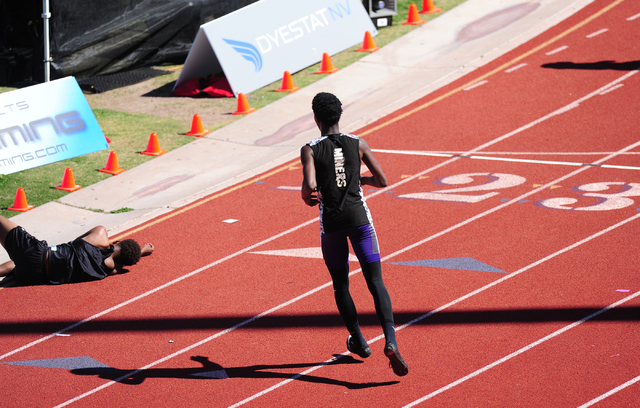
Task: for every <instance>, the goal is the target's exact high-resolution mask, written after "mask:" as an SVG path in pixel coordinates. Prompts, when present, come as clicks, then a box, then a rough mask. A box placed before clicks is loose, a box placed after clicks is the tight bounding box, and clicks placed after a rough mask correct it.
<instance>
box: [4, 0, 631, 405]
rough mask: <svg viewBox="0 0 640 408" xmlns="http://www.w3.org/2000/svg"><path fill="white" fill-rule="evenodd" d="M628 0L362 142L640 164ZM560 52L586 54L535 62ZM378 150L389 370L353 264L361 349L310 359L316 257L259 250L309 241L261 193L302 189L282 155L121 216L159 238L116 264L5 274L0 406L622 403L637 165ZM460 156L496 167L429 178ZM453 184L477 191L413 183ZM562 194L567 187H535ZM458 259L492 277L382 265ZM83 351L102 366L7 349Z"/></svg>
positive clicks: (276, 195) (324, 281)
mask: <svg viewBox="0 0 640 408" xmlns="http://www.w3.org/2000/svg"><path fill="white" fill-rule="evenodd" d="M608 6H611V7H610V8H607V7H608ZM602 10H605V12H604V13H603V12H601V11H602ZM639 13H640V4H639V3H638V2H637V1H633V0H626V1H615V2H613V1H611V0H597V1H595V2H594V3H593V4H592V5H590V6H588V7H587V8H585V9H584V10H582V11H581V12H579V13H577V14H576V15H574V16H573V17H571V18H570V19H568V20H567V21H565V22H563V23H562V24H560V25H559V26H557V27H554V28H552V29H550V30H549V31H548V32H546V33H545V34H543V35H541V36H539V37H538V38H536V39H534V40H532V41H530V42H529V43H527V44H525V45H523V46H521V47H519V48H518V49H516V50H514V51H513V52H511V53H509V54H507V55H505V56H504V57H502V58H500V59H499V60H497V61H495V62H494V63H492V64H490V65H488V66H486V67H484V68H482V69H480V70H478V71H476V72H474V73H473V74H471V75H469V76H468V77H465V78H463V79H462V80H460V81H457V82H456V83H454V84H451V85H450V86H448V87H447V88H445V89H441V90H439V91H438V92H437V93H435V94H433V95H429V96H428V97H426V98H424V99H423V100H421V101H418V102H416V103H415V104H414V105H413V106H410V107H408V108H406V109H403V110H402V111H399V112H397V113H396V114H394V115H392V116H391V117H388V118H384V119H382V120H380V121H379V122H378V123H375V124H372V125H370V126H369V127H368V128H365V129H362V130H361V131H360V132H359V133H360V134H361V135H363V136H364V137H366V139H367V140H368V142H369V144H370V145H371V146H372V147H373V148H374V149H387V150H395V151H397V150H409V151H444V152H459V153H465V155H475V156H479V155H480V154H481V153H484V155H485V156H491V157H503V158H509V159H518V160H522V159H531V160H542V161H564V162H577V163H592V164H614V165H623V166H632V167H633V166H635V167H640V160H639V156H638V154H640V147H639V146H640V144H639V142H640V137H639V133H638V130H639V129H640V119H639V116H638V112H639V111H640V97H639V96H638V95H639V92H638V90H639V89H640V75H636V74H637V73H638V71H637V70H633V69H635V68H638V67H640V62H639V61H638V55H640V42H638V41H637V39H638V38H640V18H637V19H634V20H628V18H629V17H632V16H636V15H638V14H639ZM605 28H606V29H608V31H606V32H602V33H600V34H599V35H596V36H592V37H590V38H588V37H587V36H588V35H589V34H592V33H595V32H598V31H600V30H602V29H605ZM562 46H568V48H566V49H564V50H562V51H559V52H557V53H554V54H550V55H547V53H549V52H550V51H553V50H556V49H558V48H560V47H562ZM605 60H607V61H613V63H610V64H595V63H597V62H599V61H605ZM633 61H635V64H636V66H635V67H633V68H632V69H630V68H629V67H628V66H629V65H633ZM559 62H572V63H575V64H580V65H573V66H571V67H570V69H567V68H566V67H567V64H564V65H555V68H553V67H549V68H545V67H542V65H543V64H553V63H559ZM627 62H631V63H632V64H622V63H627ZM523 63H526V64H527V65H526V66H522V67H520V68H519V69H515V70H510V72H507V70H509V69H510V68H514V67H516V66H518V65H520V64H523ZM597 68H604V69H597ZM622 77H624V78H622ZM621 78H622V79H621ZM485 80H486V81H488V82H486V83H483V84H482V85H479V86H477V87H474V88H472V89H469V90H463V89H466V88H469V87H470V86H471V85H472V83H480V81H485ZM616 81H617V82H616ZM618 84H620V85H622V86H617V85H618ZM607 85H610V87H609V88H603V87H606V86H607ZM598 90H601V91H598ZM606 91H608V92H606ZM576 102H577V103H576ZM562 108H567V109H564V110H561V109H562ZM568 108H571V109H568ZM554 112H555V114H552V113H554ZM507 152H510V153H514V152H521V153H528V154H526V155H514V154H506V153H507ZM549 152H553V153H557V154H555V155H549V154H546V153H549ZM576 152H591V153H592V154H589V155H575V154H574V155H567V154H566V153H576ZM629 153H633V154H629ZM376 155H377V157H378V159H379V161H380V162H381V164H382V166H383V168H384V170H385V172H386V173H387V176H388V177H389V179H390V180H391V183H390V186H389V187H388V188H387V189H384V190H379V191H377V192H370V194H369V199H368V203H369V206H370V208H371V211H372V213H373V216H374V223H375V225H376V229H377V231H378V235H379V237H380V241H381V249H382V251H383V256H384V258H383V271H384V276H385V282H386V285H387V288H388V289H389V292H390V294H391V298H392V301H393V304H394V312H395V315H396V325H397V328H398V332H397V337H398V342H399V346H400V351H401V352H402V355H403V356H404V358H405V359H406V360H407V362H408V363H409V366H410V372H409V375H408V376H406V377H403V378H399V377H395V376H394V375H393V373H392V371H391V370H390V369H389V368H388V367H387V364H388V361H387V360H386V358H385V357H384V356H383V355H382V347H383V342H382V341H379V340H380V335H381V330H380V328H379V326H378V324H377V319H376V317H375V312H374V309H373V302H372V300H371V297H370V295H369V294H368V292H367V290H366V285H365V284H364V280H363V279H362V276H361V275H360V274H356V275H354V276H353V277H352V292H353V296H354V300H355V302H356V305H357V306H358V311H359V313H360V314H361V325H362V326H363V333H364V335H365V337H366V338H367V339H369V340H370V341H371V347H372V350H373V352H374V354H373V356H372V357H370V358H368V359H366V360H365V361H363V360H362V359H360V358H353V357H352V356H350V355H347V356H343V357H341V358H339V359H337V360H335V361H332V362H330V363H329V364H325V363H326V362H328V361H330V360H331V359H332V357H333V356H334V355H338V354H341V353H342V354H343V355H345V354H347V353H346V348H345V345H344V343H345V339H346V336H347V332H346V330H345V329H344V328H343V326H342V322H341V319H340V317H339V315H338V314H337V310H336V308H335V305H334V302H333V294H332V290H331V287H330V284H329V275H328V272H327V271H326V270H325V268H324V265H323V263H322V261H321V260H320V259H310V258H300V257H285V256H276V255H264V254H256V253H253V252H258V251H270V250H288V249H297V248H314V247H318V246H319V238H318V229H319V227H318V224H317V221H316V218H317V208H308V207H306V206H305V205H304V204H303V203H302V201H301V200H300V196H299V193H298V192H297V191H287V190H282V189H278V188H277V187H279V186H299V184H300V181H301V171H300V168H299V165H298V163H297V162H292V163H290V164H289V165H287V166H284V167H281V168H278V169H275V170H274V171H272V172H270V173H268V174H264V175H262V176H260V177H258V178H256V179H254V180H251V181H250V182H247V183H244V184H242V185H239V186H236V187H234V188H231V189H229V190H227V191H224V192H222V193H219V194H216V195H214V196H211V197H208V198H206V199H203V200H201V201H200V202H198V203H196V204H194V205H192V206H190V207H187V208H184V209H181V210H179V211H176V212H174V213H171V214H170V215H169V216H165V217H162V218H159V219H157V220H154V221H152V222H149V223H148V224H146V225H143V226H141V227H139V228H137V229H135V230H133V231H130V232H129V233H128V234H127V235H128V236H131V237H133V238H135V239H137V240H139V241H141V242H153V243H154V244H155V246H156V248H157V249H156V253H155V254H154V255H153V256H152V257H150V258H146V259H144V260H143V261H142V262H141V263H140V264H139V265H137V266H136V267H135V268H134V269H133V272H132V273H130V274H125V275H121V276H116V277H111V278H109V279H106V280H104V281H101V282H94V283H87V284H76V285H65V286H60V287H11V288H5V289H3V290H2V291H1V292H0V295H1V296H0V303H1V304H2V310H3V314H2V317H0V322H1V323H0V324H1V325H2V326H1V327H2V334H1V335H0V336H1V337H0V339H1V342H0V363H4V364H0V376H1V377H2V381H0V393H1V395H2V398H0V401H1V402H0V406H3V407H4V406H6V407H9V406H11V407H13V406H23V407H27V406H39V407H40V406H58V405H66V404H69V405H72V406H221V407H222V406H231V405H234V404H239V405H242V404H246V406H302V405H304V406H354V407H358V406H362V407H369V406H383V405H384V406H405V405H410V404H413V403H416V404H419V405H420V406H446V407H451V406H500V407H507V406H508V407H513V406H527V407H530V406H537V407H549V406H580V405H582V404H585V403H588V402H589V401H592V400H594V399H600V398H603V399H602V400H601V401H600V402H598V403H597V406H612V407H613V406H615V407H621V406H629V407H631V406H637V404H638V397H639V396H640V384H639V383H638V380H639V379H640V353H638V347H639V346H638V344H640V330H638V329H639V323H638V319H639V316H640V296H638V295H639V294H640V279H639V278H638V266H637V265H638V263H639V262H640V255H638V250H637V248H638V247H639V246H640V235H639V234H638V223H640V220H638V218H640V212H639V210H640V201H639V200H640V169H624V168H622V169H621V168H604V167H598V166H577V167H575V166H574V167H572V166H567V165H559V164H549V163H546V164H545V163H529V162H522V161H517V162H507V161H487V160H478V159H469V158H461V157H453V158H447V157H430V156H420V155H408V154H395V153H381V152H379V153H376ZM476 173H479V174H493V175H496V174H498V177H499V178H498V179H497V181H496V180H495V178H494V179H489V178H487V177H486V176H482V175H475V176H470V179H472V181H470V182H468V183H467V184H460V183H462V182H464V181H465V180H464V179H462V178H458V179H454V178H448V179H445V180H443V181H442V182H443V183H448V184H451V185H442V184H434V181H436V180H439V179H441V178H443V177H449V176H454V175H461V174H476ZM509 175H510V176H509ZM514 176H518V177H514ZM502 180H507V181H512V182H513V183H512V184H515V185H513V186H502V185H501V184H499V183H500V182H501V181H502ZM467 181H469V180H467ZM606 182H611V183H618V184H617V185H613V184H611V185H608V186H607V185H604V184H602V183H606ZM455 183H458V184H456V185H453V184H455ZM593 183H600V184H593ZM629 183H636V184H629ZM620 184H625V185H620ZM584 185H588V186H586V187H581V190H582V191H577V189H576V186H584ZM458 187H473V188H475V190H474V191H472V192H458V193H455V194H458V195H459V196H461V197H459V198H458V199H457V200H458V201H463V202H447V201H444V200H447V199H448V200H453V198H452V197H451V195H452V194H451V193H449V194H448V195H446V194H441V195H440V196H437V197H434V196H431V198H432V199H417V198H415V197H416V196H415V194H416V193H427V192H434V191H442V190H448V189H452V188H458ZM501 187H502V188H501ZM480 189H482V190H480ZM365 192H368V191H367V190H366V191H365ZM489 193H497V194H493V195H491V194H489ZM585 193H586V194H591V195H592V196H591V197H590V196H588V195H587V196H580V195H581V194H585ZM408 194H414V196H412V197H414V198H413V199H411V198H402V197H401V196H403V195H408ZM480 194H489V195H490V196H488V197H487V198H484V199H478V198H477V197H476V198H469V196H478V195H480ZM607 194H610V195H608V196H607ZM598 196H599V197H600V198H598ZM425 197H426V196H423V198H425ZM433 198H440V200H439V201H435V200H433ZM559 198H570V199H573V200H564V201H558V200H554V201H542V200H549V199H559ZM464 201H472V202H464ZM558 205H564V206H565V207H569V208H572V210H567V209H557V208H556V209H553V208H550V207H554V206H555V207H558ZM227 219H237V220H239V221H238V222H235V223H224V222H223V220H227ZM463 257H469V258H473V259H475V260H478V261H481V262H483V263H485V264H488V265H490V266H492V267H494V268H496V269H498V270H501V271H504V272H505V273H499V272H483V271H478V270H463V269H448V268H441V267H428V266H416V265H413V266H412V265H406V264H397V263H396V262H412V261H421V260H422V261H425V260H434V259H446V258H463ZM355 268H357V263H355V264H354V266H353V267H352V269H355ZM618 290H625V291H626V292H622V291H618ZM611 305H613V306H614V307H613V308H612V309H610V310H605V308H607V307H609V306H611ZM594 313H596V314H597V315H596V316H593V315H594ZM55 333H57V335H56V334H55ZM82 356H88V357H91V358H93V359H95V360H97V361H99V362H101V363H103V364H104V365H107V366H109V367H112V368H113V369H110V370H109V369H102V370H100V369H75V370H74V369H68V368H67V369H61V368H48V367H34V366H24V365H15V364H11V365H8V364H6V363H11V362H20V361H27V360H45V359H59V358H69V357H82ZM223 370H224V371H223ZM199 373H200V375H198V374H199ZM203 373H205V374H203ZM216 373H217V374H216ZM222 373H224V374H226V375H227V376H228V377H229V378H228V379H215V378H212V377H215V376H216V375H221V374H222ZM114 380H115V381H117V382H114ZM621 386H622V387H621ZM616 387H620V388H616ZM612 390H613V392H611V395H607V394H606V393H608V392H609V391H612ZM604 397H606V398H604Z"/></svg>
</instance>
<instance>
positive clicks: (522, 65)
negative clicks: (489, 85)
mask: <svg viewBox="0 0 640 408" xmlns="http://www.w3.org/2000/svg"><path fill="white" fill-rule="evenodd" d="M527 65H529V64H527V63H526V62H523V63H522V64H519V65H516V66H515V67H511V68H509V69H507V70H506V71H504V72H507V73H510V72H513V71H515V70H518V69H520V68H523V67H526V66H527Z"/></svg>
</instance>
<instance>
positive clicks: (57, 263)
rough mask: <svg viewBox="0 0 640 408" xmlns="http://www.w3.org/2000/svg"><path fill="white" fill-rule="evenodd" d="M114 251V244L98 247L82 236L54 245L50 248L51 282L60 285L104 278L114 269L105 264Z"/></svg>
mask: <svg viewBox="0 0 640 408" xmlns="http://www.w3.org/2000/svg"><path fill="white" fill-rule="evenodd" d="M112 253H113V245H110V246H109V248H98V247H96V246H93V245H91V244H90V243H88V242H87V241H85V240H84V239H82V238H76V239H75V240H74V241H71V242H69V243H66V244H61V245H54V246H52V247H50V248H49V282H50V283H51V284H54V285H58V284H61V283H74V282H86V281H91V280H100V279H104V278H105V277H107V275H108V274H109V272H111V271H112V270H113V268H109V267H108V266H107V265H105V264H104V260H105V259H107V258H108V257H109V256H111V254H112Z"/></svg>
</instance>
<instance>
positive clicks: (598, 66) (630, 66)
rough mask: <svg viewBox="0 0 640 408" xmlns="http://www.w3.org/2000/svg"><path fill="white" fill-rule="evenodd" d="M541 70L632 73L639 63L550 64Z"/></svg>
mask: <svg viewBox="0 0 640 408" xmlns="http://www.w3.org/2000/svg"><path fill="white" fill-rule="evenodd" d="M542 68H553V69H589V70H595V71H602V70H612V71H634V70H636V69H639V68H640V61H628V62H615V61H598V62H582V63H580V62H569V61H564V62H551V63H549V64H543V65H542Z"/></svg>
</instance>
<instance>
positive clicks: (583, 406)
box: [578, 14, 640, 408]
mask: <svg viewBox="0 0 640 408" xmlns="http://www.w3.org/2000/svg"><path fill="white" fill-rule="evenodd" d="M638 16H640V14H638ZM638 381H640V375H639V376H637V377H636V378H633V379H631V380H629V381H627V382H626V383H624V384H622V385H619V386H617V387H616V388H614V389H612V390H611V391H609V392H606V393H604V394H602V395H601V396H599V397H597V398H594V399H592V400H591V401H589V402H587V403H584V404H582V405H580V406H579V407H578V408H587V407H590V406H592V405H595V404H597V403H598V402H600V401H602V400H603V399H605V398H608V397H610V396H612V395H613V394H615V393H617V392H618V391H622V390H624V389H625V388H627V387H629V386H630V385H633V384H635V383H637V382H638Z"/></svg>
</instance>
